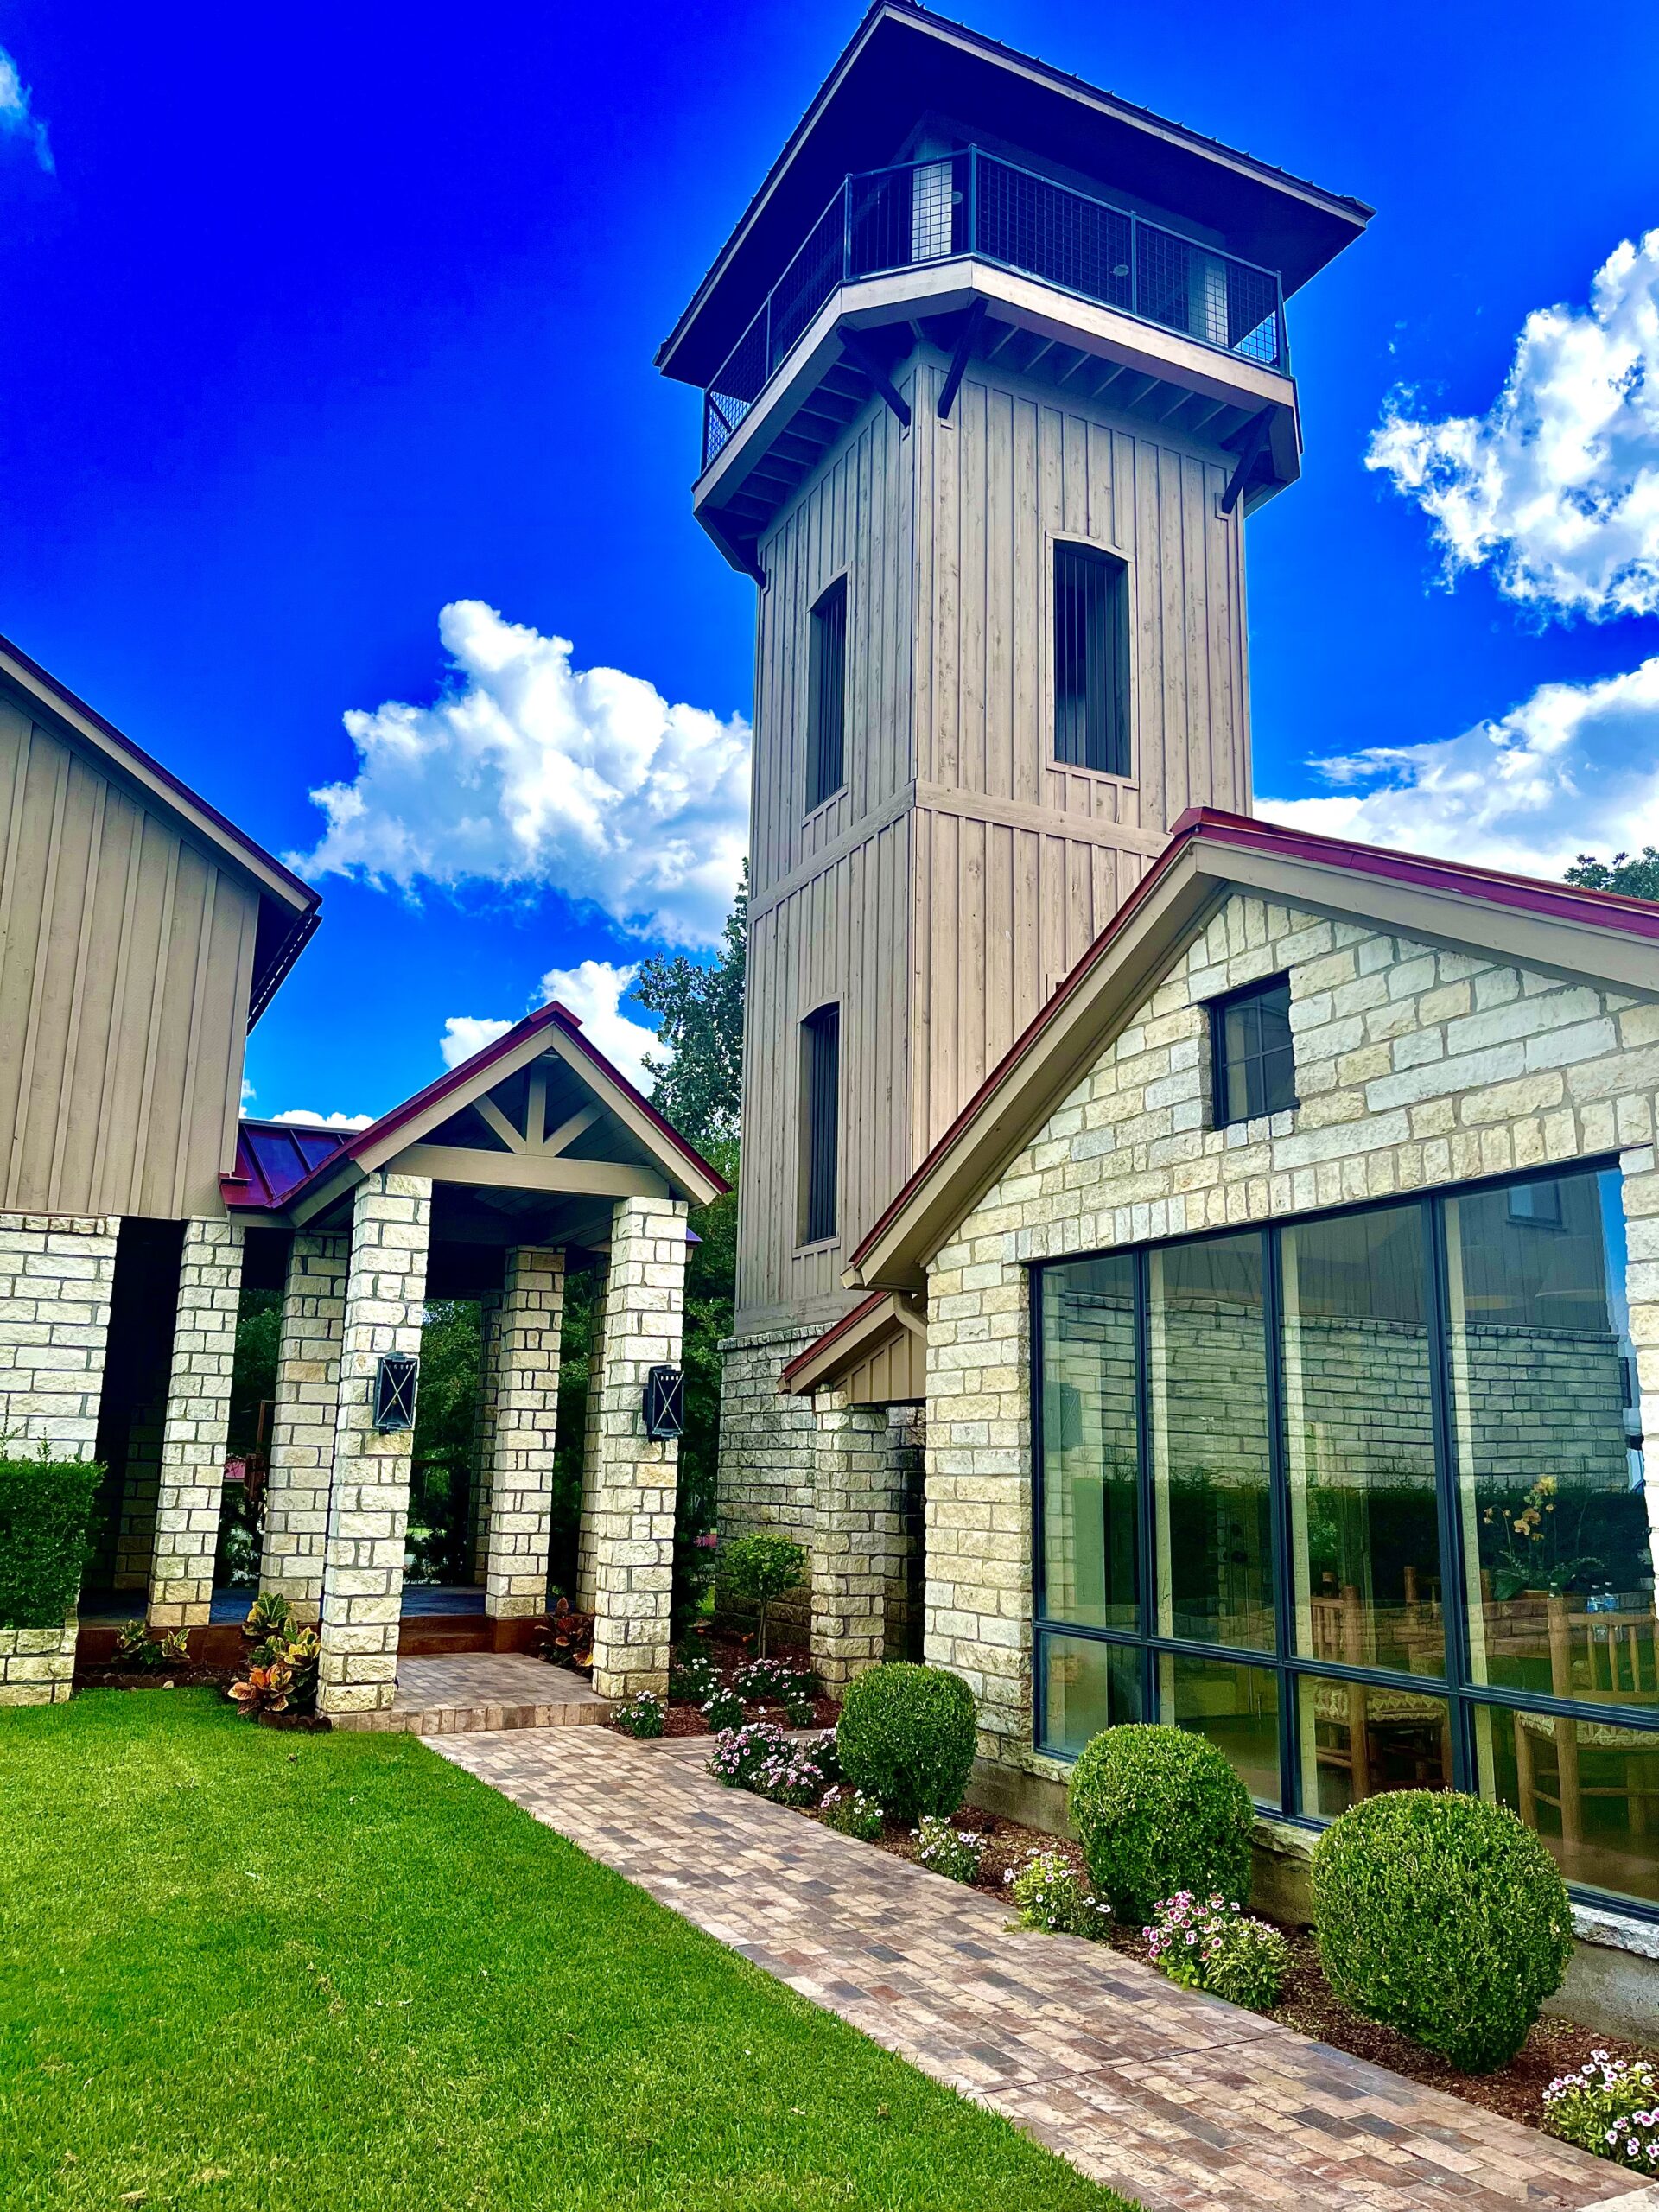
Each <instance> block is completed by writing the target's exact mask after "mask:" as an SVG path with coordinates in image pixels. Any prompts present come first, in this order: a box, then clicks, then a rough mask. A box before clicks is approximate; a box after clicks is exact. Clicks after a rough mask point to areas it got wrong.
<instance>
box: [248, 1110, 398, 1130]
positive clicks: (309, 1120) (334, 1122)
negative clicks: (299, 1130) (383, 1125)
mask: <svg viewBox="0 0 1659 2212" xmlns="http://www.w3.org/2000/svg"><path fill="white" fill-rule="evenodd" d="M270 1118H271V1120H272V1121H273V1122H299V1123H301V1124H302V1126H303V1127H304V1128H308V1129H366V1128H368V1126H369V1124H370V1122H372V1121H373V1119H374V1116H373V1115H372V1114H340V1113H334V1114H319V1113H317V1112H315V1110H314V1109H312V1108H311V1107H309V1106H290V1107H289V1109H288V1111H287V1112H286V1113H285V1114H273V1115H272V1116H271V1117H270Z"/></svg>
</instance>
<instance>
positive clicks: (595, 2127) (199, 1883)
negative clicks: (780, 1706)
mask: <svg viewBox="0 0 1659 2212" xmlns="http://www.w3.org/2000/svg"><path fill="white" fill-rule="evenodd" d="M139 2192H143V2202H144V2204H145V2205H146V2206H147V2207H149V2208H150V2212H155V2208H158V2207H161V2206H164V2205H166V2206H174V2205H176V2206H188V2207H198V2208H200V2212H230V2208H235V2212H242V2208H257V2212H265V2208H270V2212H309V2208H314V2207H315V2208H318V2209H319V2212H324V2209H325V2208H326V2212H355V2208H364V2212H383V2208H384V2212H424V2208H428V2207H430V2208H433V2212H439V2209H440V2208H442V2212H463V2208H470V2207H482V2208H488V2212H514V2209H515V2208H531V2207H536V2208H540V2207H543V2206H545V2207H548V2208H550V2212H551V2209H552V2208H557V2212H569V2208H572V2207H593V2208H599V2207H601V2206H602V2207H605V2208H607V2212H633V2209H634V2208H642V2209H643V2208H651V2212H658V2208H662V2209H663V2212H667V2208H674V2212H680V2209H681V2208H685V2212H691V2208H702V2207H707V2208H709V2212H761V2208H766V2212H772V2208H777V2209H778V2212H785V2208H788V2212H812V2208H816V2207H820V2206H825V2207H827V2206H836V2207H847V2206H852V2207H869V2208H872V2212H874V2209H875V2208H880V2212H889V2208H891V2212H907V2208H911V2207H918V2208H921V2207H926V2208H930V2209H931V2208H938V2212H993V2208H1001V2207H1007V2208H1009V2212H1014V2208H1018V2212H1072V2208H1077V2212H1083V2208H1085V2207H1087V2208H1091V2212H1112V2209H1113V2208H1116V2207H1118V2206H1119V2204H1120V2200H1119V2199H1117V2198H1116V2197H1115V2196H1112V2195H1111V2194H1110V2192H1109V2191H1108V2190H1103V2189H1098V2188H1096V2186H1095V2185H1094V2184H1093V2183H1090V2182H1088V2181H1086V2180H1084V2177H1082V2176H1081V2175H1079V2174H1077V2173H1074V2172H1073V2171H1071V2169H1070V2168H1069V2167H1067V2166H1066V2165H1065V2164H1063V2163H1061V2162H1060V2161H1059V2160H1058V2159H1055V2158H1051V2157H1049V2156H1048V2154H1047V2153H1046V2152H1043V2151H1041V2150H1039V2149H1038V2148H1037V2146H1036V2145H1033V2144H1031V2143H1028V2142H1027V2140H1026V2139H1024V2138H1023V2137H1022V2136H1020V2135H1019V2134H1018V2133H1016V2132H1015V2131H1014V2129H1013V2128H1012V2127H1010V2126H1007V2124H1006V2123H1005V2122H1003V2121H1001V2120H998V2119H996V2118H995V2117H994V2116H992V2115H991V2114H989V2113H983V2112H981V2111H979V2110H978V2109H976V2107H973V2106H970V2105H969V2104H967V2103H965V2102H963V2101H961V2100H959V2099H957V2098H956V2097H955V2096H953V2095H951V2094H950V2093H949V2092H948V2091H946V2090H944V2089H942V2088H939V2087H938V2085H937V2084H935V2083H933V2082H929V2081H927V2080H925V2078H924V2077H923V2076H922V2075H919V2074H917V2073H915V2072H914V2071H912V2069H910V2068H909V2067H907V2066H906V2065H904V2064H902V2063H900V2062H899V2060H897V2059H894V2058H892V2057H890V2056H887V2053H885V2052H883V2051H881V2050H878V2049H877V2048H876V2047H875V2046H874V2044H870V2043H868V2042H867V2041H865V2039H864V2038H863V2037H861V2036H859V2035H857V2034H855V2032H854V2031H852V2030H851V2029H849V2028H848V2027H846V2026H845V2025H844V2024H842V2023H841V2022H840V2021H838V2020H836V2019H833V2018H830V2017H829V2016H828V2015H826V2014H824V2013H822V2012H817V2011H816V2010H814V2009H813V2008H812V2007H811V2006H810V2005H806V2004H805V2003H804V2002H802V2001H801V2000H800V1999H797V1998H796V1997H794V1996H793V1995H792V1994H791V1993H790V1992H789V1991H787V1990H785V1989H783V1988H781V1987H780V1986H779V1985H778V1984H776V1983H775V1982H773V1981H772V1980H769V1979H768V1978H767V1977H766V1975H764V1974H760V1973H759V1972H758V1971H756V1970H755V1969H754V1968H753V1967H748V1966H747V1965H746V1964H745V1963H744V1962H743V1961H741V1960H740V1959H737V1958H735V1957H734V1956H733V1955H731V1954H730V1953H729V1952H727V1951H725V1950H722V1949H721V1947H720V1946H719V1945H718V1944H716V1943H715V1942H712V1941H711V1940H710V1939H709V1938H708V1937H707V1936H702V1935H701V1934H699V1933H698V1932H697V1931H696V1929H692V1928H690V1927H689V1926H687V1925H686V1924H685V1923H683V1922H681V1921H679V1920H677V1918H676V1917H675V1916H673V1915H672V1914H671V1913H669V1912H666V1911H664V1910H663V1909H662V1908H660V1907H659V1906H658V1905H656V1904H653V1903H652V1901H651V1899H650V1898H648V1897H645V1895H644V1894H643V1892H641V1891H638V1890H636V1889H633V1888H632V1887H631V1886H630V1885H628V1884H627V1883H626V1882H624V1881H623V1880H621V1878H620V1877H619V1876H617V1875H614V1874H613V1873H611V1872H608V1871H607V1869H606V1868H604V1867H601V1866H595V1865H594V1864H593V1863H592V1862H591V1861H590V1860H588V1859H585V1858H583V1857H582V1854H581V1853H579V1852H577V1851H576V1850H575V1849H574V1848H573V1847H571V1846H570V1845H569V1844H567V1843H565V1842H564V1841H563V1839H562V1838H560V1837H558V1836H556V1835H554V1834H551V1833H550V1832H549V1831H548V1830H547V1829H545V1828H543V1827H538V1826H537V1824H536V1823H535V1822H534V1821H531V1819H530V1818H529V1816H528V1815H525V1814H524V1813H522V1812H520V1811H519V1810H518V1808H516V1807H514V1806H512V1805H510V1804H508V1803H507V1802H505V1800H504V1799H503V1798H500V1797H499V1796H497V1795H496V1794H495V1793H494V1792H493V1790H491V1789H486V1787H485V1786H484V1785H483V1784H482V1783H479V1782H476V1781H474V1779H473V1777H471V1776H469V1775H466V1774H462V1773H461V1772H459V1771H458V1770H456V1769H454V1768H452V1767H450V1766H448V1765H447V1764H444V1763H443V1762H442V1760H439V1759H437V1758H434V1757H433V1756H432V1755H431V1753H429V1752H428V1751H423V1749H422V1748H421V1746H420V1745H418V1744H417V1743H416V1742H414V1741H412V1740H411V1739H410V1738H407V1737H397V1736H381V1737H371V1736H296V1735H290V1734H279V1733H277V1732H273V1731H270V1730H265V1729H257V1728H254V1727H252V1726H250V1725H249V1724H248V1723H246V1722H245V1721H243V1720H242V1719H239V1718H238V1716H237V1715H236V1714H234V1713H232V1711H231V1710H230V1709H229V1708H228V1707H226V1706H225V1705H223V1704H222V1703H220V1702H219V1700H217V1699H216V1698H215V1696H214V1694H213V1693H212V1692H209V1691H199V1690H181V1691H173V1692H162V1691H154V1692H143V1693H138V1694H122V1693H120V1692H118V1691H99V1692H93V1693H91V1694H86V1695H84V1696H82V1697H79V1698H77V1699H76V1700H74V1701H73V1703H72V1704H70V1705H67V1706H60V1707H54V1708H48V1709H45V1710H39V1711H23V1712H10V1713H0V2204H3V2205H4V2206H6V2207H7V2208H8V2209H9V2212H26V2209H27V2212H35V2208H43V2207H50V2208H52V2212H60V2209H61V2212H81V2208H86V2212H92V2208H96V2212H116V2208H118V2206H119V2205H120V2204H122V2203H123V2202H126V2203H137V2202H138V2201H139V2196H138V2193H139Z"/></svg>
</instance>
